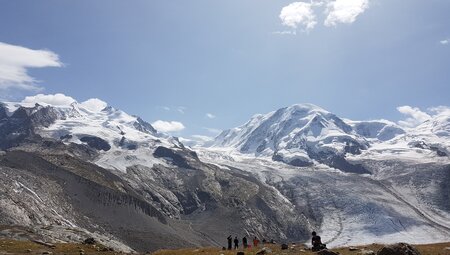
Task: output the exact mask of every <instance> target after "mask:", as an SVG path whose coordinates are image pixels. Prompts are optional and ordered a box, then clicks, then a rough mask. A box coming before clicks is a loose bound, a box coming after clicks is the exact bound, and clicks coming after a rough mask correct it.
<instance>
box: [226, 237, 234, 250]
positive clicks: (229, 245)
mask: <svg viewBox="0 0 450 255" xmlns="http://www.w3.org/2000/svg"><path fill="white" fill-rule="evenodd" d="M227 241H228V250H231V247H232V242H233V237H231V235H229V236H228V237H227Z"/></svg>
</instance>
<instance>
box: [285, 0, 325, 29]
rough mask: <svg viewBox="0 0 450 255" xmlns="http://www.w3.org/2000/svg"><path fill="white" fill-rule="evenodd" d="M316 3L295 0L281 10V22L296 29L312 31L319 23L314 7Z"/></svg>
mask: <svg viewBox="0 0 450 255" xmlns="http://www.w3.org/2000/svg"><path fill="white" fill-rule="evenodd" d="M314 5H315V4H314V3H312V2H311V3H305V2H294V3H291V4H289V5H287V6H285V7H283V9H281V12H280V16H279V17H280V19H281V23H282V24H283V25H285V26H288V27H291V28H292V29H294V30H296V29H297V28H300V29H301V30H303V31H311V30H312V29H313V28H314V27H315V26H316V24H317V21H316V15H315V14H314V11H313V9H312V7H313V6H314Z"/></svg>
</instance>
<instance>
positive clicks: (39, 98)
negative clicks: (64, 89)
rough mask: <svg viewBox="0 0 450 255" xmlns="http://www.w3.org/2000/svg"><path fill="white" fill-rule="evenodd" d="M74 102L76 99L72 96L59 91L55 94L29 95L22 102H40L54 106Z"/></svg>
mask: <svg viewBox="0 0 450 255" xmlns="http://www.w3.org/2000/svg"><path fill="white" fill-rule="evenodd" d="M73 102H76V100H75V99H73V98H72V97H70V96H66V95H64V94H61V93H57V94H54V95H44V94H37V95H35V96H27V97H25V99H23V100H22V103H26V104H36V103H38V104H41V105H54V106H61V105H70V104H71V103H73Z"/></svg>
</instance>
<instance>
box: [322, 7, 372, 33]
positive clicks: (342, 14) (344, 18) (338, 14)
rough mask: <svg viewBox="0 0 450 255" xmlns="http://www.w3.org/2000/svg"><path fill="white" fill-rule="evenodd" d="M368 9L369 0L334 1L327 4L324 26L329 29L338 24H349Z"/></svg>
mask: <svg viewBox="0 0 450 255" xmlns="http://www.w3.org/2000/svg"><path fill="white" fill-rule="evenodd" d="M367 8H369V0H336V1H332V2H329V3H328V4H327V9H326V11H325V14H327V18H326V19H325V22H324V25H325V26H328V27H331V26H336V25H337V24H338V23H345V24H350V23H353V22H355V20H356V17H358V16H359V15H360V14H362V13H363V12H364V11H365V10H366V9H367Z"/></svg>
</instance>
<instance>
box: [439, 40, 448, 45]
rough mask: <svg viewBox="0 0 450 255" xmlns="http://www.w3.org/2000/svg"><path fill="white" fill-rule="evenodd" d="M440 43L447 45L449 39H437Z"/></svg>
mask: <svg viewBox="0 0 450 255" xmlns="http://www.w3.org/2000/svg"><path fill="white" fill-rule="evenodd" d="M439 42H440V43H441V44H442V45H447V44H449V43H450V39H444V40H442V41H439Z"/></svg>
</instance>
